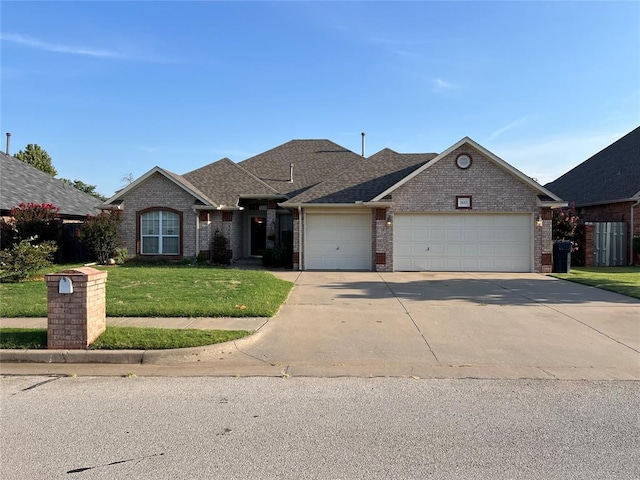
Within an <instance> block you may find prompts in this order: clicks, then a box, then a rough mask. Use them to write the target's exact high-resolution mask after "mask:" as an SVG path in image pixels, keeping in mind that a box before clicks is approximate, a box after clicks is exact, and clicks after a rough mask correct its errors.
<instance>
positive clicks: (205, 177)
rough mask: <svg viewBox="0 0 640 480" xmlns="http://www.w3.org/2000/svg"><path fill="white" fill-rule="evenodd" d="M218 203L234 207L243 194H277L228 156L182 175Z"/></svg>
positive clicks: (265, 195)
mask: <svg viewBox="0 0 640 480" xmlns="http://www.w3.org/2000/svg"><path fill="white" fill-rule="evenodd" d="M182 178H184V179H186V180H187V181H189V182H191V183H192V184H193V185H196V186H197V188H198V189H200V191H202V192H203V193H204V194H205V195H206V196H207V197H208V198H211V199H212V200H213V201H215V202H216V203H217V204H218V205H221V206H227V207H235V206H237V205H238V199H239V198H241V197H243V196H250V195H260V196H264V197H268V196H277V195H278V192H277V191H276V190H275V189H274V188H272V187H270V186H269V185H267V184H266V183H265V182H263V181H262V180H260V179H259V178H257V177H255V176H254V175H252V174H251V173H249V172H247V171H246V170H245V169H244V168H242V167H241V166H239V165H238V164H237V163H234V162H232V161H231V160H229V159H228V158H223V159H221V160H218V161H217V162H214V163H210V164H209V165H206V166H204V167H202V168H198V169H197V170H193V171H191V172H189V173H185V174H184V175H182Z"/></svg>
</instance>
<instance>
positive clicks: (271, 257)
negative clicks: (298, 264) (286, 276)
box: [262, 246, 293, 268]
mask: <svg viewBox="0 0 640 480" xmlns="http://www.w3.org/2000/svg"><path fill="white" fill-rule="evenodd" d="M262 265H264V266H265V267H269V268H292V267H293V260H292V257H291V253H290V251H289V249H288V248H286V247H284V246H279V247H272V248H267V249H265V250H264V252H263V253H262Z"/></svg>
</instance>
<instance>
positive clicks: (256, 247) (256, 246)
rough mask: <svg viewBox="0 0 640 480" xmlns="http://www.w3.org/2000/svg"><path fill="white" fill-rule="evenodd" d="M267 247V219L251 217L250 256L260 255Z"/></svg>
mask: <svg viewBox="0 0 640 480" xmlns="http://www.w3.org/2000/svg"><path fill="white" fill-rule="evenodd" d="M266 245H267V218H266V217H251V255H262V253H263V251H264V249H265V247H266Z"/></svg>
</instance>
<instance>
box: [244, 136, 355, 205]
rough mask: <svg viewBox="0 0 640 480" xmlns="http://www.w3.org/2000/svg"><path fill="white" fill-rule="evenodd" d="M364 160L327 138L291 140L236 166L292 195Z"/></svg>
mask: <svg viewBox="0 0 640 480" xmlns="http://www.w3.org/2000/svg"><path fill="white" fill-rule="evenodd" d="M363 160H364V159H363V158H362V157H361V156H360V155H358V154H356V153H354V152H352V151H351V150H348V149H346V148H344V147H342V146H340V145H338V144H336V143H333V142H332V141H330V140H291V141H290V142H287V143H285V144H283V145H280V146H279V147H276V148H273V149H271V150H268V151H266V152H264V153H261V154H259V155H256V156H254V157H251V158H248V159H247V160H244V161H242V162H240V163H239V165H240V166H241V167H242V168H244V169H245V170H247V171H248V172H250V173H252V174H253V175H255V176H256V177H258V178H259V179H260V180H262V181H263V182H265V183H267V184H269V185H270V186H271V187H272V188H274V189H275V190H277V191H278V192H279V193H282V194H285V195H286V196H288V197H289V198H292V197H294V196H296V195H298V194H300V193H302V192H303V191H304V190H306V189H308V188H310V187H312V186H314V185H317V184H318V183H320V182H322V181H323V180H326V179H327V176H332V175H333V173H334V172H339V171H343V170H344V168H345V167H351V166H354V165H357V164H358V163H360V162H362V161H363ZM291 164H293V175H291ZM291 177H293V178H291ZM291 180H293V181H291Z"/></svg>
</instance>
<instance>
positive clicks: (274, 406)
mask: <svg viewBox="0 0 640 480" xmlns="http://www.w3.org/2000/svg"><path fill="white" fill-rule="evenodd" d="M0 385H1V389H0V393H1V398H2V400H1V406H2V408H1V425H0V427H1V430H0V440H1V443H0V446H1V450H0V452H1V457H0V478H2V479H3V480H11V479H20V480H23V479H31V478H47V479H58V478H65V479H103V478H104V479H124V478H126V479H142V478H145V479H146V478H152V479H176V478H178V479H183V478H184V479H199V478H209V479H210V478H227V479H235V478H250V479H258V478H259V479H262V478H264V479H269V478H274V479H275V478H278V479H289V478H291V479H294V478H295V479H297V478H305V479H307V478H318V479H371V478H384V479H394V478H397V479H408V478H420V479H424V478H434V479H435V478H437V479H465V478H469V479H471V478H473V479H477V478H493V479H523V478H527V479H528V478H531V479H533V478H535V479H541V478H542V479H554V478H558V479H572V478H575V479H590V478H592V479H637V478H639V477H640V467H639V466H638V462H637V459H638V458H640V395H639V393H640V384H639V383H638V382H628V381H604V382H594V381H591V382H587V381H561V380H471V379H457V380H455V379H452V380H434V379H411V378H369V379H367V378H330V379H327V378H205V377H196V378H184V377H183V378H151V377H133V378H121V377H99V378H98V377H77V378H71V377H2V378H1V381H0Z"/></svg>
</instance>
